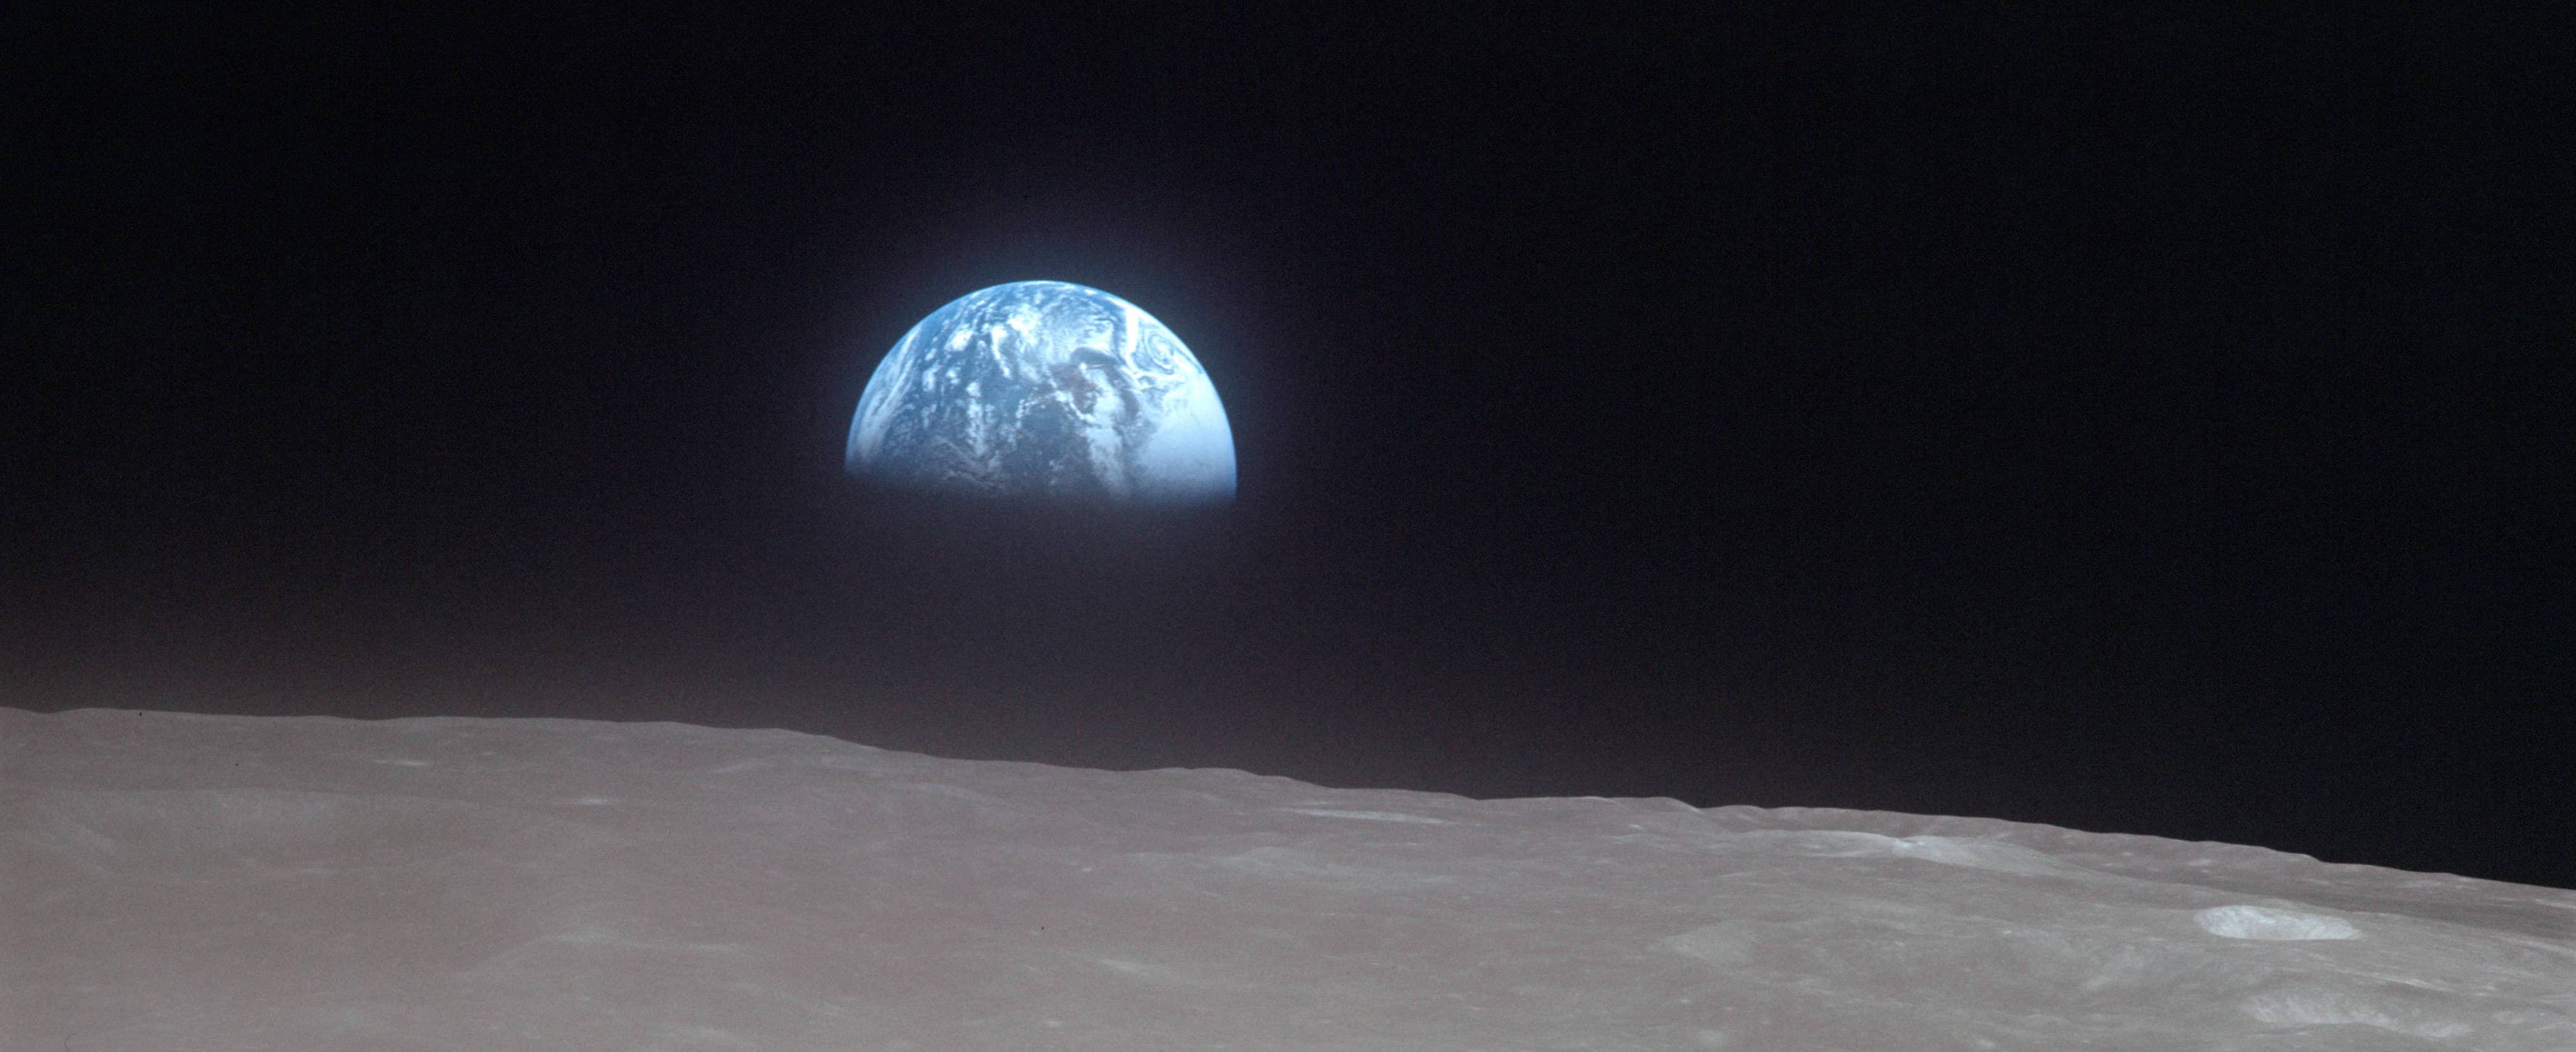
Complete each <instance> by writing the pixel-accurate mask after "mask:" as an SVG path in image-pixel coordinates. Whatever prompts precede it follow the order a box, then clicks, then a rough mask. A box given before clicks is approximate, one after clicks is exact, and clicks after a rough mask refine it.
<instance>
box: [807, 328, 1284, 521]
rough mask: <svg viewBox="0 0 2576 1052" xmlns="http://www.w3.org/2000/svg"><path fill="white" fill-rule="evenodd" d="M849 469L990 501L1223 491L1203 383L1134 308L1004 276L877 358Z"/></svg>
mask: <svg viewBox="0 0 2576 1052" xmlns="http://www.w3.org/2000/svg"><path fill="white" fill-rule="evenodd" d="M846 464H847V465H848V467H849V469H850V471H851V472H853V473H855V474H860V475H872V476H878V477H882V478H886V479H889V480H892V481H895V482H898V483H904V484H910V485H915V486H921V487H926V488H932V489H942V490H952V491H959V492H965V493H972V494H977V495H982V496H990V497H1049V498H1074V499H1106V500H1144V501H1170V502H1191V503H1207V502H1221V501H1225V500H1230V499H1232V498H1233V496H1234V432H1233V430H1232V428H1231V427H1229V426H1228V425H1227V423H1226V419H1225V406H1224V404H1223V403H1221V402H1219V401H1218V400H1217V396H1216V385H1215V384H1214V383H1212V382H1210V381H1209V380H1208V375H1207V371H1206V370H1205V369H1203V368H1201V367H1200V366H1199V360H1198V358H1197V356H1195V355H1192V354H1191V353H1190V349H1189V348H1188V347H1186V346H1183V345H1182V343H1181V339H1180V337H1178V336H1174V335H1172V330H1170V329H1168V328H1165V327H1164V326H1163V323H1162V322H1160V321H1157V320H1155V318H1154V316H1153V315H1151V314H1147V313H1145V312H1144V310H1142V309H1140V308H1138V307H1137V306H1136V305H1135V304H1133V303H1129V302H1127V301H1126V300H1122V299H1119V298H1118V297H1116V296H1112V295H1110V294H1108V293H1106V292H1102V291H1100V290H1099V289H1095V288H1089V287H1086V286H1082V285H1074V284H1070V283H1067V282H1062V281H1017V282H1012V283H1011V284H1008V285H995V286H993V287H992V288H988V289H981V290H978V291H975V292H970V293H967V294H966V295H964V296H960V297H958V298H957V299H956V300H954V301H952V302H950V303H949V304H948V305H947V306H944V307H941V308H939V309H938V310H936V311H933V312H931V315H930V316H929V317H927V318H923V319H922V320H921V323H920V324H918V325H915V326H913V327H912V331H910V332H907V333H905V334H904V336H903V339H902V340H901V341H899V342H897V343H896V344H895V346H894V350H892V351H890V352H888V353H887V354H886V356H885V359H884V360H883V361H881V362H879V363H878V364H877V370H876V373H875V374H874V375H872V376H871V377H870V378H869V379H868V387H867V390H866V392H864V393H862V394H861V395H860V396H859V409H858V413H857V414H856V415H855V416H854V417H852V419H851V421H850V443H849V449H848V453H847V458H846Z"/></svg>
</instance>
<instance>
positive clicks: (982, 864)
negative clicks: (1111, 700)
mask: <svg viewBox="0 0 2576 1052" xmlns="http://www.w3.org/2000/svg"><path fill="white" fill-rule="evenodd" d="M0 1048H5V1049H10V1050H17V1049H28V1050H45V1052H53V1050H58V1049H69V1050H73V1052H97V1050H138V1052H139V1050H152V1052H216V1050H244V1052H248V1050H273V1049H297V1050H308V1052H318V1050H342V1049H345V1050H351V1052H356V1050H406V1052H427V1050H446V1049H455V1050H466V1049H472V1050H490V1049H504V1050H506V1049H549V1050H552V1049H563V1050H586V1049H596V1050H603V1052H605V1050H628V1049H667V1050H697V1049H705V1050H718V1049H764V1050H801V1049H814V1050H823V1049H830V1050H870V1052H878V1050H913V1052H944V1050H984V1049H991V1050H1003V1049H1076V1050H1103V1052H1106V1050H1121V1052H1126V1050H1139V1049H1213V1048H1230V1049H1261V1050H1269V1049H1298V1050H1308V1049H1311V1050H1323V1049H1360V1048H1365V1049H1395V1050H1435V1049H1436V1050H1444V1052H1446V1050H1461V1049H1575V1048H1583V1049H1784V1050H1827V1049H1846V1050H1881V1049H1957V1050H1987V1049H2034V1050H2036V1049H2106V1050H2110V1049H2116V1050H2138V1052H2148V1050H2155V1052H2171V1050H2184V1049H2208V1050H2231V1052H2233V1050H2244V1052H2253V1050H2264V1052H2275V1050H2300V1049H2318V1050H2324V1049H2368V1050H2383V1049H2384V1050H2400V1049H2410V1050H2411V1049H2476V1050H2522V1049H2532V1050H2540V1049H2548V1050H2558V1052H2564V1050H2566V1049H2569V1048H2576V892H2568V891H2560V890H2553V889H2547V888H2537V887H2526V886H2520V885H2512V884H2502V883H2496V882H2492V881H2482V880H2474V879H2470V878H2465V877H2456V876H2438V875H2429V874H2418V873H2406V872H2400V871H2396V870H2388V869H2380V868H2375V867H2368V866H2348V865H2330V864H2326V863H2321V862H2318V861H2316V860H2314V859H2310V858H2307V857H2305V856H2300V855H2290V854H2283V853H2280V852H2274V851H2267V850H2264V849H2261V848H2254V847H2242V846H2234V845H2225V844H2209V843H2185V842H2180V841H2173V840H2164V839H2159V838H2155V837H2145V836H2124V835H2112V834H2096V833H2083V832H2076V831H2073V830H2066V829H2058V828H2053V827H2048V826H2037V825H2027V824H2020V823H2013V822H2005V821H2000V820H1993V819H1970V818H1940V817H1925V816H1916V815H1905V814H1893V813H1886V812H1858V811H1837V810H1828V809H1815V808H1778V809H1762V808H1753V807H1720V808H1712V809H1707V810H1702V809H1697V808H1693V807H1690V806H1688V805H1686V804H1682V803H1680V802H1677V801H1672V800H1607V799H1599V798H1582V799H1522V800H1471V799H1466V798H1463V797H1456V796H1447V795H1441V794H1436V793H1423V792H1407V791H1394V790H1348V789H1327V788H1321V787H1318V786H1313V785H1308V784H1304V783H1301V782H1296V781H1291V780H1289V779H1285V778H1276V777H1263V776H1256V775H1250V774H1245V773H1242V772H1238V771H1228V770H1160V771H1141V772H1108V771H1093V770H1077V769H1070V768H1057V767H1047V766H1042V765H1037V764H1027V763H1006V762H996V761H965V760H947V759H938V758H934V757H928V756H920V755H913V754H906V753H897V752H888V751H883V750H878V749H872V748H868V747H866V746H861V745H853V744H849V743H847V742H842V741H838V740H835V739H830V738H823V737H816V736H812V735H805V734H798V733H793V732H789V731H779V730H764V731H747V730H719V729H711V728H705V727H695V726H687V725H681V724H670V723H654V724H619V723H596V722H585V721H577V720H528V719H516V720H484V719H466V718H422V719H400V720H387V721H354V720H343V719H335V718H328V717H292V718H260V717H233V716H197V715H184V714H174V713H160V712H136V711H132V710H102V709H83V710H75V711H70V712H62V713H55V714H49V715H39V714H35V713H30V712H26V711H23V710H17V709H8V708H0Z"/></svg>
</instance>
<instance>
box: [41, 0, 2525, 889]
mask: <svg viewBox="0 0 2576 1052" xmlns="http://www.w3.org/2000/svg"><path fill="white" fill-rule="evenodd" d="M843 6H845V7H847V8H848V10H846V11H843V12H841V13H839V14H835V15H829V16H821V17H814V16H807V15H798V16H794V17H774V18H750V17H738V16H734V15H730V14H728V15H725V16H723V17H721V18H717V17H714V16H708V17H706V18H705V19H704V20H694V19H683V18H680V17H676V16H664V15H642V14H636V13H633V12H628V13H624V14H621V15H618V16H617V17H613V18H606V19H601V20H591V19H584V18H572V17H555V16H551V15H537V14H525V13H523V14H517V15H511V16H507V17H503V18H501V19H499V20H497V21H492V20H485V19H482V18H470V19H469V18H467V17H465V16H463V15H453V16H437V17H423V18H418V19H409V20H403V19H381V20H377V19H360V18H356V17H353V16H348V15H344V14H343V15H315V16H309V17H277V18H274V19H258V18H249V17H234V16H228V15H220V14H215V13H212V12H211V10H210V9H196V10H193V11H191V10H182V9H177V8H168V9H163V8H127V9H124V10H123V11H122V12H121V13H115V14H97V13H89V12H83V13H80V14H78V15H66V16H65V17H64V20H63V21H60V22H57V23H52V24H43V25H36V26H33V27H32V32H31V33H29V34H27V36H26V38H25V39H27V40H30V41H32V42H33V43H34V46H32V47H24V48H22V49H21V53H22V54H24V55H27V56H28V57H29V60H28V61H26V62H22V63H17V64H16V66H17V68H16V69H14V70H13V71H12V72H10V73H9V74H8V75H7V76H8V80H7V81H6V84H7V91H8V99H9V101H8V105H7V109H8V110H9V111H10V116H9V117H8V118H7V122H8V123H7V127H8V128H9V132H8V134H9V137H10V141H11V143H12V144H13V145H12V146H11V148H10V149H9V151H8V152H9V153H10V154H11V155H12V156H11V158H10V159H9V160H8V161H7V164H8V171H9V181H10V182H12V183H13V184H15V185H17V186H19V187H20V189H19V190H18V191H16V192H13V193H11V194H9V195H7V199H6V201H5V203H4V204H0V208H5V214H6V216H7V224H8V226H7V239H6V240H7V244H8V246H9V251H8V257H9V267H10V271H9V296H8V301H9V302H8V308H7V310H8V315H7V317H8V324H9V328H10V335H9V340H8V342H9V344H10V347H9V350H8V353H7V365H6V366H5V367H0V369H5V375H6V384H5V387H0V413H5V420H0V440H4V441H5V446H0V465H5V470H6V487H7V494H8V496H7V500H6V502H5V504H0V531H5V532H0V544H5V549H0V632H5V636H0V703H7V704H14V705H21V706H27V707H33V708H38V709H53V708H66V707H73V706H81V705H106V706H126V707H142V708H155V709H179V710H194V711H223V712H258V713H334V714H340V715H348V716H365V717H382V716H402V715H426V714H465V715H494V716H501V715H509V716H520V715H545V716H573V717H588V718H603V719H671V720H683V721H687V722H692V723H702V724H712V725H719V726H746V727H759V726H785V727H790V728H794V729H798V730H805V731H812V732H816V733H823V734H832V735H836V736H840V737H844V738H849V739H852V740H855V741H860V742H865V743H868V744H874V745H880V746H886V747H891V748H902V749H916V750H923V751H929V752H934V753H940V754H944V755H954V756H973V757H996V758H1011V759H1029V760H1040V761H1046V762H1055V763H1068V764H1079V765H1086V766H1110V767H1160V766H1228V767H1242V768H1248V769H1251V770H1255V771H1260V772H1264V773H1273V774H1284V775H1290V776H1294V777H1299V778H1306V779H1310V780H1315V781H1321V782H1325V783H1328V784H1336V785H1369V786H1400V787H1407V788H1421V789H1438V790H1446V791H1453V792H1463V793H1468V794H1472V795H1479V796H1499V795H1532V794H1551V795H1562V794H1597V795H1614V796H1626V795H1669V796H1675V797H1679V798H1682V799H1684V800H1687V801H1690V802H1692V803H1696V804H1702V805H1717V804H1725V803H1752V804H1760V805H1766V806H1781V805H1817V806H1839V807H1859V808H1878V809H1890V810H1902V811H1912V812H1923V813H1948V814H1971V815H1991V816H1997V817H2003V818H2010V819H2016V820H2023V821H2036V822H2050V823H2057V824H2063V825H2070V826H2075V827H2078V828H2086V829H2097V830H2110V831H2122V832H2143V833H2155V834H2160V835H2165V836H2174V837H2182V838H2190V839H2218V840H2227V841H2234V842H2242V843H2254V844H2261V845H2265V846H2270V847H2276V848H2281V849H2284V850H2292V851H2300V852H2306V853H2311V854H2315V855H2318V856H2320V857H2322V858H2325V859H2327V860H2329V861H2347V862H2370V863H2376V864H2382V865H2391V866H2398V867H2402V868H2409V869H2420V870H2434V871H2448V872H2461V873H2468V874H2471V875H2476V876H2488V877H2495V878H2500V879H2510V880H2520V881H2526V882H2534V883H2543V884H2550V885H2554V886H2561V887H2567V886H2576V851H2571V850H2570V849H2569V848H2568V847H2567V846H2566V845H2567V840H2566V837H2565V833H2566V831H2567V830H2568V828H2569V826H2570V823H2571V822H2576V789H2571V788H2570V786H2571V784H2576V778H2571V774H2576V762H2571V757H2576V674H2571V673H2572V672H2576V663H2572V662H2571V660H2570V657H2569V656H2568V654H2569V651H2570V649H2571V648H2570V647H2569V646H2568V644H2567V642H2566V641H2567V640H2568V639H2569V638H2570V637H2571V632H2576V603H2571V596H2576V580H2571V574H2570V560H2569V552H2570V544H2569V541H2568V538H2569V537H2570V536H2571V535H2576V534H2572V533H2571V530H2576V514H2571V507H2576V505H2571V500H2570V496H2569V494H2570V486H2569V479H2570V472H2569V468H2570V464H2569V462H2568V458H2567V456H2566V453H2565V450H2564V448H2563V447H2562V442H2563V441H2564V435H2563V432H2564V431H2565V430H2566V428H2565V425H2564V420H2565V418H2566V416H2567V414H2568V412H2569V409H2570V407H2571V404H2576V403H2572V402H2571V397H2570V396H2571V394H2576V383H2571V376H2576V364H2571V363H2576V355H2571V353H2570V350H2571V347H2576V342H2571V337H2576V325H2571V321H2576V316H2572V315H2576V295H2571V291H2570V290H2571V289H2576V205H2572V204H2571V202H2576V198H2571V196H2570V192H2571V190H2576V185H2571V180H2570V178H2569V175H2568V173H2569V172H2570V171H2571V168H2570V167H2569V165H2568V156H2567V152H2566V150H2565V143H2566V141H2567V139H2568V136H2567V134H2566V130H2567V128H2566V124H2565V122H2564V118H2563V115H2564V114H2565V113H2568V112H2576V97H2571V96H2576V91H2572V90H2571V84H2576V80H2571V78H2569V77H2568V76H2567V73H2568V67H2567V64H2566V61H2565V58H2564V56H2566V55H2567V54H2571V53H2576V51H2571V50H2570V48H2571V45H2576V34H2571V33H2570V32H2569V29H2570V26H2569V24H2568V23H2567V21H2566V20H2564V19H2561V20H2559V21H2556V22H2551V23H2548V24H2540V23H2536V22H2535V23H2515V24H2508V23H2506V22H2501V21H2492V20H2482V19H2484V18H2485V16H2473V15H2470V14H2466V13H2464V12H2462V11H2460V10H2456V9H2453V8H2450V7H2426V8H2422V9H2419V10H2416V11H2413V12H2411V13H2405V14H2398V13H2394V12H2383V13H2382V14H2381V15H2379V16H2374V17H2372V18H2368V19H2362V18H2352V19H2348V20H2345V21H2338V22H2325V21H2291V20H2275V19H2268V18H2257V17H2249V16H2241V15H2225V14H2191V15H2181V14H2171V13H2162V12H2146V11H2126V12H2124V11H2119V10H2115V9H2107V8H2092V9H2088V10H2087V12H2086V13H2082V14H2074V15H2066V16H2062V17H2050V18H2037V17H2030V16H2009V15H2001V14H1995V13H1992V12H1985V13H1979V12H1975V11H1970V10H1967V9H1963V8H1960V7H1956V6H1953V5H1942V6H1940V7H1937V8H1928V9H1921V10H1917V11H1916V12H1914V13H1912V14H1910V15H1887V14H1885V13H1876V14H1873V15H1872V16H1870V17H1867V18H1852V19H1840V20H1837V19H1829V18H1824V17H1820V16H1816V15H1813V14H1784V13H1782V12H1781V11H1779V10H1777V9H1771V8H1743V9H1732V10H1728V9H1719V8H1704V9H1700V10H1698V11H1697V12H1696V13H1695V14H1694V15H1693V16H1691V17H1690V18H1688V19H1680V18H1664V17H1646V16H1642V15H1604V14H1602V13H1600V12H1599V11H1596V10H1593V9H1591V8H1589V7H1585V8H1583V9H1581V10H1576V9H1573V8H1568V9H1566V10H1565V11H1562V12H1557V13H1554V14H1545V13H1542V12H1543V11H1544V10H1545V9H1533V8H1505V9H1498V10H1497V11H1495V12H1488V13H1485V14H1482V15H1479V16H1477V17H1473V18H1466V19H1460V20H1455V21H1450V20H1443V19H1440V18H1433V17H1429V16H1417V17H1410V18H1401V19H1390V18H1372V17H1359V16H1357V15H1355V14H1353V13H1352V12H1354V11H1356V10H1358V9H1359V8H1360V7H1362V6H1363V5H1348V6H1349V10H1346V11H1335V10H1332V9H1321V8H1308V9H1296V10H1292V9H1287V8H1272V9H1265V10H1264V11H1263V12H1260V13H1246V12H1245V11H1242V10H1233V9H1232V8H1238V7H1246V6H1251V5H1219V6H1220V7H1222V8H1226V10H1223V11H1222V12H1221V13H1200V14H1179V13H1172V12H1163V13H1156V14H1151V15H1138V16H1133V17H1130V16H1124V15H1122V16H1114V17H1109V18H1105V19H1104V18H1101V17H1099V16H1096V15H1095V16H1087V17H1085V18H1082V19H1065V18H1057V17H1052V16H1045V15H1039V14H1035V13H1031V12H1025V11H999V12H991V13H977V14H976V15H974V16H973V17H968V16H966V15H964V14H962V13H960V9H957V8H953V7H940V8H938V9H937V10H938V11H940V12H941V14H940V15H939V16H937V17H931V16H921V17H906V16H902V15H891V14H888V13H887V12H886V11H884V10H883V9H881V8H880V7H878V6H877V5H843ZM1028 278H1054V279H1061V280H1069V281H1077V282H1082V283H1085V284H1090V285H1094V286H1098V287H1100V288H1104V289H1107V290H1109V291H1111V292H1114V293H1117V294H1118V295H1120V296H1122V297H1125V298H1127V299H1129V300H1132V301H1134V302H1136V303H1138V304H1139V305H1142V306H1144V307H1145V308H1146V309H1148V310H1149V311H1152V312H1153V313H1154V314H1155V315H1156V316H1158V317H1160V318H1161V319H1162V320H1163V321H1164V322H1165V323H1167V324H1168V325H1169V326H1170V327H1171V328H1172V329H1173V330H1174V331H1175V332H1177V333H1178V334H1179V335H1180V336H1181V337H1182V338H1183V339H1184V340H1186V341H1187V342H1188V343H1189V344H1190V346H1191V347H1192V349H1193V350H1194V351H1195V352H1196V353H1197V355H1198V356H1199V358H1200V359H1201V361H1202V362H1203V363H1205V365H1206V366H1207V368H1208V370H1209V371H1210V373H1211V374H1213V376H1214V377H1215V379H1216V382H1217V384H1218V386H1219V390H1220V391H1221V393H1222V394H1223V396H1224V398H1225V401H1226V407H1227V410H1228V412H1229V414H1230V415H1231V417H1232V419H1233V422H1234V426H1235V437H1236V447H1237V450H1238V455H1239V458H1240V465H1241V488H1242V496H1241V499H1240V501H1239V502H1238V503H1237V504H1236V505H1234V506H1232V507H1230V508H1228V509H1225V510H1222V511H1214V512H1193V513H1180V514H1131V515H1106V514H1100V513H1096V512H1073V511H1061V510H1059V511H1043V510H1041V511H1006V510H1003V509H997V508H993V507H989V506H982V505H964V506H957V505H949V504H943V503H941V502H937V501H925V500H921V499H917V498H910V499H908V498H902V497H898V496H896V495H893V494H887V493H881V492H875V491H872V490H870V489H868V488H866V487H864V486H862V485H860V484H859V483H857V482H855V481H853V480H851V479H849V478H847V477H846V476H844V475H843V474H842V472H841V468H840V463H839V458H840V453H841V443H842V440H843V437H844V434H845V431H846V428H847V426H848V418H849V414H850V412H851V409H852V407H853V406H854V405H855V403H856V401H857V398H858V395H859V391H860V389H861V387H862V386H863V385H864V383H865V381H866V379H867V377H868V375H869V372H870V370H871V369H873V368H874V366H875V364H876V362H877V360H878V358H879V357H880V356H882V355H883V354H884V353H885V351H886V349H887V348H889V347H890V346H891V345H892V344H893V343H894V341H895V340H896V339H897V338H899V337H900V336H901V335H902V333H903V332H904V330H905V329H907V328H908V327H910V326H911V325H912V323H913V322H914V321H916V320H918V319H920V318H921V317H922V316H923V315H925V314H927V313H928V312H930V311H931V310H933V309H935V308H937V307H938V306H939V305H940V304H942V303H944V302H946V301H947V300H949V299H951V298H954V297H955V296H957V295H960V294H963V293H965V292H968V291H971V290H973V289H976V288H980V287H983V286H986V285H991V284H996V283H999V282H1004V281H1011V280H1020V279H1028Z"/></svg>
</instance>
